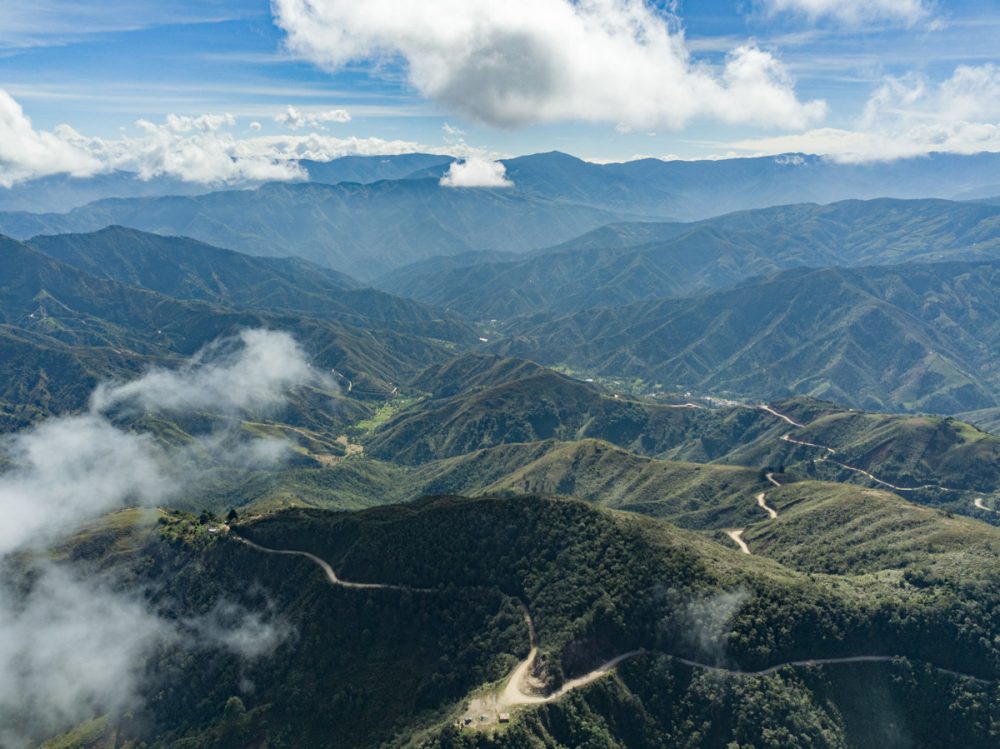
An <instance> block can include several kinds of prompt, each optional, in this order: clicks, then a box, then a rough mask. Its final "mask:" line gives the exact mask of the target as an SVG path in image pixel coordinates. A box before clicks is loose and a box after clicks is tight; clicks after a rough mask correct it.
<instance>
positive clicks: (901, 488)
mask: <svg viewBox="0 0 1000 749" xmlns="http://www.w3.org/2000/svg"><path fill="white" fill-rule="evenodd" d="M760 408H761V409H762V410H764V411H767V412H768V413H769V414H772V415H773V416H776V417H778V418H779V419H782V420H783V421H785V422H787V423H788V424H791V425H792V426H795V427H799V428H804V426H805V425H804V424H799V423H798V422H796V421H793V420H792V419H790V418H789V417H788V416H785V415H784V414H782V413H778V412H777V411H775V410H774V409H773V408H771V407H770V406H767V405H764V406H760ZM781 439H782V440H783V441H784V442H791V443H792V444H793V445H804V446H805V447H814V448H816V449H817V450H825V451H826V453H827V454H826V455H824V456H823V457H822V458H818V459H817V462H822V461H825V460H827V459H828V458H829V456H831V455H836V454H837V451H836V450H834V449H833V448H832V447H827V446H826V445H817V444H816V443H815V442H805V441H803V440H797V439H793V438H792V437H790V436H788V435H787V434H783V435H781ZM830 462H831V463H833V464H834V465H835V466H840V467H841V468H843V469H845V470H848V471H854V472H855V473H860V474H861V475H862V476H864V477H865V478H867V479H869V480H871V481H874V482H875V483H876V484H879V485H880V486H884V487H886V488H887V489H892V490H893V491H897V492H919V491H923V490H925V489H937V490H939V491H943V492H957V491H961V489H950V488H948V487H947V486H941V485H940V484H924V485H922V486H896V485H895V484H890V483H889V482H888V481H883V480H882V479H880V478H878V477H877V476H875V475H873V474H871V473H870V472H868V471H866V470H865V469H863V468H856V467H855V466H849V465H847V463H841V462H839V461H836V460H831V461H830Z"/></svg>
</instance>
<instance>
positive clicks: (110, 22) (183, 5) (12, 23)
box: [0, 0, 262, 48]
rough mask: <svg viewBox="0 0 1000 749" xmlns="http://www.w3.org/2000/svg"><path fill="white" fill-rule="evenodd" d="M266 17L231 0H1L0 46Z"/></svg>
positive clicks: (56, 42)
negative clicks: (21, 0) (123, 0)
mask: <svg viewBox="0 0 1000 749" xmlns="http://www.w3.org/2000/svg"><path fill="white" fill-rule="evenodd" d="M247 17H262V14H260V13H259V12H250V11H248V9H247V8H246V6H245V5H244V6H243V7H240V5H239V4H238V3H236V2H230V1H229V0H221V1H220V0H206V1H205V2H195V1H194V0H173V2H169V3H165V2H157V1H156V0H137V1H136V2H130V3H94V2H86V1H84V0H32V2H25V3H17V2H6V3H2V4H0V46H8V47H15V48H17V47H21V48H23V47H37V46H51V45H62V44H68V43H71V42H75V41H80V40H84V39H88V38H91V37H93V36H96V35H102V34H113V33H122V32H130V31H140V30H143V29H149V28H154V27H157V26H167V25H181V24H184V25H186V24H198V23H219V22H222V21H229V20H234V19H237V18H247Z"/></svg>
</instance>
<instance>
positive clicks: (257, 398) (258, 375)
mask: <svg viewBox="0 0 1000 749" xmlns="http://www.w3.org/2000/svg"><path fill="white" fill-rule="evenodd" d="M303 385H320V386H325V387H327V388H329V389H335V386H334V384H333V382H332V380H330V379H329V377H328V376H327V375H325V374H323V373H321V372H320V371H319V370H315V369H313V368H312V366H311V365H310V363H309V360H308V358H307V357H306V355H305V353H304V352H303V351H302V348H301V347H300V346H299V344H298V343H297V342H296V340H295V339H294V338H293V337H292V336H290V335H289V334H287V333H283V332H276V331H272V330H261V329H255V330H244V331H242V332H241V333H239V335H237V336H236V337H234V338H226V339H222V340H219V341H216V342H214V343H211V344H209V345H208V346H206V347H205V348H203V349H202V350H201V351H199V352H198V353H197V354H195V355H194V356H193V357H192V358H191V360H190V361H189V362H187V363H185V364H184V365H182V366H181V367H179V368H177V369H162V368H161V369H152V370H150V371H148V372H147V373H146V374H144V375H143V376H142V377H140V378H139V379H136V380H132V381H131V382H126V383H121V384H109V383H104V384H101V385H99V386H98V387H97V389H96V390H95V391H94V394H93V396H92V398H91V407H92V409H93V410H94V411H95V412H103V411H107V410H109V409H111V408H120V407H124V408H126V409H140V410H143V411H150V410H161V411H189V412H190V411H202V410H206V409H209V410H211V411H213V412H216V413H220V412H221V413H234V412H238V411H246V410H257V411H267V410H271V409H274V408H275V407H276V406H278V405H281V404H282V403H284V402H285V400H286V398H287V395H288V392H289V391H290V390H291V389H293V388H296V387H301V386H303Z"/></svg>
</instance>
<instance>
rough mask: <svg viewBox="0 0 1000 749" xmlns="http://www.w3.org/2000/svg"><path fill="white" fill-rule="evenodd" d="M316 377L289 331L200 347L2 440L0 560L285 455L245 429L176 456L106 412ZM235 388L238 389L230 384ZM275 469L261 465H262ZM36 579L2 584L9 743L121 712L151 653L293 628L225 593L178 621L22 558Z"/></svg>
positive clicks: (237, 643) (265, 640)
mask: <svg viewBox="0 0 1000 749" xmlns="http://www.w3.org/2000/svg"><path fill="white" fill-rule="evenodd" d="M316 381H317V376H316V375H315V374H314V373H313V371H312V368H311V367H309V366H308V363H307V362H306V360H305V356H304V355H303V353H302V351H301V350H300V349H299V348H298V347H297V346H296V345H295V343H294V341H293V340H292V339H291V338H290V337H289V336H288V335H287V334H284V333H277V332H269V331H260V330H257V331H247V332H245V333H244V334H243V335H242V336H240V337H239V338H238V339H235V340H229V341H221V342H219V343H217V344H214V345H212V346H209V347H207V348H206V349H205V350H203V351H202V352H200V353H199V354H198V355H196V357H195V360H194V362H193V363H192V364H190V365H188V366H186V367H182V368H180V369H179V370H177V371H176V372H171V373H167V372H164V371H162V370H154V371H152V372H150V373H148V374H147V375H145V376H143V377H142V378H140V379H138V380H136V381H135V382H133V383H130V384H127V385H117V386H108V387H105V388H103V389H102V390H101V392H100V394H98V395H95V397H94V399H93V400H94V408H92V410H91V411H90V412H89V413H86V414H81V415H75V416H66V417H60V418H54V419H50V420H48V421H46V422H43V423H42V424H40V425H38V426H36V427H33V428H31V429H28V430H26V431H23V432H20V433H17V434H14V435H9V436H6V437H4V438H3V440H2V441H0V451H2V453H3V459H4V460H3V463H4V464H5V465H10V466H13V467H12V468H9V469H8V470H6V471H5V472H3V473H0V514H2V516H3V518H4V522H3V523H2V524H0V566H2V565H4V564H6V563H8V562H9V560H10V557H11V555H13V554H15V553H17V552H20V551H23V550H26V549H37V548H41V547H45V546H47V545H48V544H51V543H52V542H54V541H56V540H58V539H59V538H62V537H65V536H66V535H67V534H68V533H70V532H72V531H74V530H75V529H77V528H79V526H80V524H81V523H83V522H84V521H86V520H89V519H92V518H95V517H97V516H99V515H102V514H104V513H106V512H108V511H109V510H112V509H115V508H117V507H120V506H122V505H124V504H130V505H146V506H152V505H156V504H159V503H161V502H164V501H166V500H168V499H170V498H171V497H173V496H175V495H176V494H177V492H179V491H182V490H184V489H191V488H193V487H194V486H196V485H197V483H198V482H199V481H200V480H201V479H202V478H204V476H205V473H204V472H203V470H202V467H203V465H204V463H205V461H206V459H207V460H208V462H210V463H214V464H215V465H218V464H219V462H220V461H223V462H224V461H229V460H230V457H231V454H232V453H233V452H235V453H236V460H237V461H239V460H242V459H252V460H253V461H254V466H260V465H262V463H261V462H260V461H261V460H271V459H274V458H276V457H278V456H277V453H276V452H275V450H274V441H273V440H249V441H248V440H246V439H245V438H243V437H242V436H240V434H239V432H238V430H230V431H231V432H232V433H231V434H229V433H227V430H223V431H222V432H219V433H215V434H212V435H209V436H208V437H205V438H201V439H196V440H195V441H194V444H192V445H190V446H189V447H185V448H175V449H172V450H169V449H166V448H163V447H161V446H159V445H158V444H157V443H156V442H154V441H153V440H152V439H151V438H150V437H149V436H148V435H143V434H139V433H136V432H133V431H129V430H127V429H124V428H121V427H119V426H116V425H115V424H114V423H112V421H111V420H110V419H108V418H107V417H106V416H105V415H104V414H103V413H102V411H101V409H103V408H108V407H111V406H115V407H122V406H123V405H132V406H141V407H142V408H144V409H150V410H160V409H167V410H173V411H177V410H184V411H193V410H199V409H201V408H203V407H205V404H206V401H207V400H208V399H212V400H213V401H214V402H213V403H212V404H211V405H212V406H213V408H214V410H215V411H216V412H218V411H220V410H222V411H229V412H231V413H235V412H237V411H239V410H241V409H260V408H268V407H273V406H274V405H276V404H277V403H279V402H280V401H281V400H282V399H283V398H284V395H285V393H286V392H287V391H288V390H289V389H291V388H294V387H298V386H301V385H306V384H310V383H315V382H316ZM226 391H229V392H226ZM264 465H266V463H264ZM19 564H27V565H30V566H31V570H30V574H29V575H27V576H26V579H28V580H30V582H31V586H30V588H29V589H28V590H27V591H25V590H23V589H22V588H21V587H20V586H12V585H10V586H9V585H6V581H5V580H3V579H0V673H2V674H3V675H4V677H5V678H3V679H0V746H5V747H7V746H9V747H15V748H16V749H20V747H25V746H30V745H35V744H36V743H37V739H38V738H39V737H40V736H41V735H45V734H46V733H52V732H53V731H56V730H60V729H65V728H66V727H68V726H69V725H72V724H74V723H77V722H79V721H80V720H83V719H85V718H87V717H91V716H93V715H97V714H102V713H106V712H108V711H114V710H116V709H125V708H128V707H130V706H131V703H132V702H133V701H135V700H136V699H137V697H138V686H139V682H140V680H141V676H142V670H143V668H144V656H145V655H146V654H148V653H149V652H150V649H151V648H154V647H156V646H160V645H164V644H174V643H179V644H181V645H182V646H183V647H185V648H191V647H200V648H212V649H219V648H223V649H227V650H229V651H231V652H233V653H235V654H236V655H238V656H240V657H241V658H256V657H260V656H262V655H265V654H267V653H269V652H271V651H272V650H273V649H274V648H275V647H277V646H278V645H279V644H281V642H283V641H284V640H285V639H286V638H287V637H288V636H289V635H290V634H291V630H290V628H289V627H288V626H287V625H286V624H284V623H282V621H281V620H280V618H278V617H276V616H275V615H274V614H273V612H270V611H264V612H261V611H256V612H252V611H247V610H245V609H243V608H242V607H239V606H237V605H235V604H233V603H230V602H225V601H220V602H217V605H216V606H215V608H214V609H212V610H211V611H210V612H209V613H208V614H207V615H205V616H203V617H198V618H193V619H187V620H184V621H178V620H177V619H176V617H167V618H163V617H161V616H160V614H159V613H158V612H156V611H153V610H150V609H149V607H148V606H147V605H146V604H145V602H144V601H143V600H142V598H141V596H139V595H138V594H134V595H126V594H124V593H122V592H120V591H117V590H115V589H114V588H112V587H110V586H108V585H105V584H103V583H101V582H100V581H95V580H94V579H92V578H85V577H81V576H79V575H76V574H71V573H70V572H68V571H66V570H65V569H63V568H62V567H60V566H57V565H54V564H52V563H50V562H41V561H39V559H38V558H35V557H33V556H22V557H21V561H20V562H19Z"/></svg>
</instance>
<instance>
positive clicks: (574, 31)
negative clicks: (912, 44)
mask: <svg viewBox="0 0 1000 749" xmlns="http://www.w3.org/2000/svg"><path fill="white" fill-rule="evenodd" d="M272 7H273V10H274V13H275V17H276V20H277V22H278V24H279V25H280V26H281V27H282V28H283V29H284V30H285V31H286V32H287V34H288V43H289V45H290V47H291V48H292V49H293V50H294V51H295V52H297V53H298V54H301V55H303V56H304V57H306V58H308V59H310V60H312V61H314V62H316V63H317V64H319V65H322V66H325V67H327V68H330V69H338V68H340V67H342V66H344V65H345V64H346V63H348V62H350V61H353V60H369V59H373V58H375V59H378V58H387V57H388V58H391V57H399V58H402V59H403V60H404V61H405V62H406V64H407V71H408V75H409V78H410V81H411V82H412V84H413V85H414V86H415V87H416V88H417V89H418V90H419V91H420V92H421V93H422V94H424V95H425V96H428V97H430V98H432V99H434V100H436V101H438V102H440V103H441V104H443V105H445V106H447V107H449V108H451V109H452V110H454V111H456V112H459V113H462V114H465V115H467V116H469V117H472V118H474V119H477V120H480V121H483V122H486V123H489V124H493V125H500V126H516V125H523V124H528V123H534V122H551V121H557V120H588V121H599V122H612V123H624V124H627V125H631V126H634V127H640V128H646V127H650V126H653V125H666V126H670V127H682V126H683V125H685V124H686V123H688V122H689V121H691V120H692V119H695V118H700V117H701V118H713V119H717V120H721V121H723V122H728V123H739V124H753V125H763V126H773V125H785V126H791V127H804V126H806V125H808V124H810V123H812V122H815V121H816V120H818V119H820V118H821V117H823V115H824V114H825V111H826V107H825V104H824V103H823V102H821V101H810V102H802V101H800V100H799V99H798V97H797V96H796V94H795V91H794V87H793V83H792V81H791V79H790V77H789V75H788V73H787V72H786V71H785V69H784V67H783V66H782V65H781V63H780V61H779V60H778V59H777V58H776V57H774V56H773V55H772V54H770V53H769V52H765V51H763V50H761V49H759V48H757V47H755V46H753V45H743V46H740V47H737V48H736V49H734V50H733V51H732V52H731V53H730V55H729V57H728V58H727V60H726V62H725V63H724V65H723V66H722V69H721V70H719V71H716V70H713V69H711V68H709V67H708V66H705V65H701V64H698V63H696V62H694V61H693V60H692V59H691V58H690V55H689V53H688V49H687V46H686V42H685V39H684V35H683V33H682V32H681V31H680V30H679V28H678V23H677V21H676V19H675V18H674V17H673V16H672V15H669V14H668V13H666V12H665V11H663V10H659V9H657V8H655V7H654V6H653V5H652V4H647V3H646V2H644V0H576V1H575V2H571V0H507V2H502V3H501V2H495V0H440V1H439V2H414V3H399V2H395V1H394V0H365V2H363V3H359V2H356V1H355V0H273V2H272Z"/></svg>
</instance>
